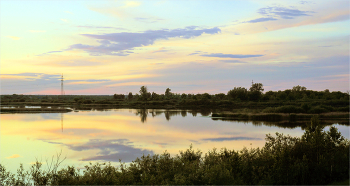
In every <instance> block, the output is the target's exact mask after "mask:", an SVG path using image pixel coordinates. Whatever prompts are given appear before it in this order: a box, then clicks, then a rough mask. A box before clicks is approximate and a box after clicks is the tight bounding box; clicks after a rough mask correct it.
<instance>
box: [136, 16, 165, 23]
mask: <svg viewBox="0 0 350 186" xmlns="http://www.w3.org/2000/svg"><path fill="white" fill-rule="evenodd" d="M134 20H136V21H139V22H144V23H157V22H159V21H164V20H165V19H160V18H152V17H135V18H134Z"/></svg>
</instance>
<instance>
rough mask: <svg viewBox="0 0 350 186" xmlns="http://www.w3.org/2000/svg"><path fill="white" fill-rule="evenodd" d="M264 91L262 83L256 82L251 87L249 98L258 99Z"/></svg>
mask: <svg viewBox="0 0 350 186" xmlns="http://www.w3.org/2000/svg"><path fill="white" fill-rule="evenodd" d="M263 91H264V88H263V84H262V83H254V84H252V86H251V87H250V89H249V99H250V100H252V101H258V100H259V99H260V97H261V95H262V92H263Z"/></svg>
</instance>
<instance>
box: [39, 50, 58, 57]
mask: <svg viewBox="0 0 350 186" xmlns="http://www.w3.org/2000/svg"><path fill="white" fill-rule="evenodd" d="M60 52H63V51H60V50H57V51H49V52H45V53H42V54H39V55H36V56H46V55H49V54H53V53H60Z"/></svg>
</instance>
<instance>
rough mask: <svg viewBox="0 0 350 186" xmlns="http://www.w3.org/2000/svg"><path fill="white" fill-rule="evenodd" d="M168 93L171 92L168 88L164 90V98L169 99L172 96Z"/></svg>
mask: <svg viewBox="0 0 350 186" xmlns="http://www.w3.org/2000/svg"><path fill="white" fill-rule="evenodd" d="M170 91H171V89H170V88H166V90H165V96H166V97H169V96H171V95H172V93H171V92H170Z"/></svg>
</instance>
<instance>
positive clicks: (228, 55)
mask: <svg viewBox="0 0 350 186" xmlns="http://www.w3.org/2000/svg"><path fill="white" fill-rule="evenodd" d="M200 56H204V57H220V58H250V57H261V56H264V55H261V54H258V55H252V54H247V55H244V54H223V53H213V54H202V55H200Z"/></svg>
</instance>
